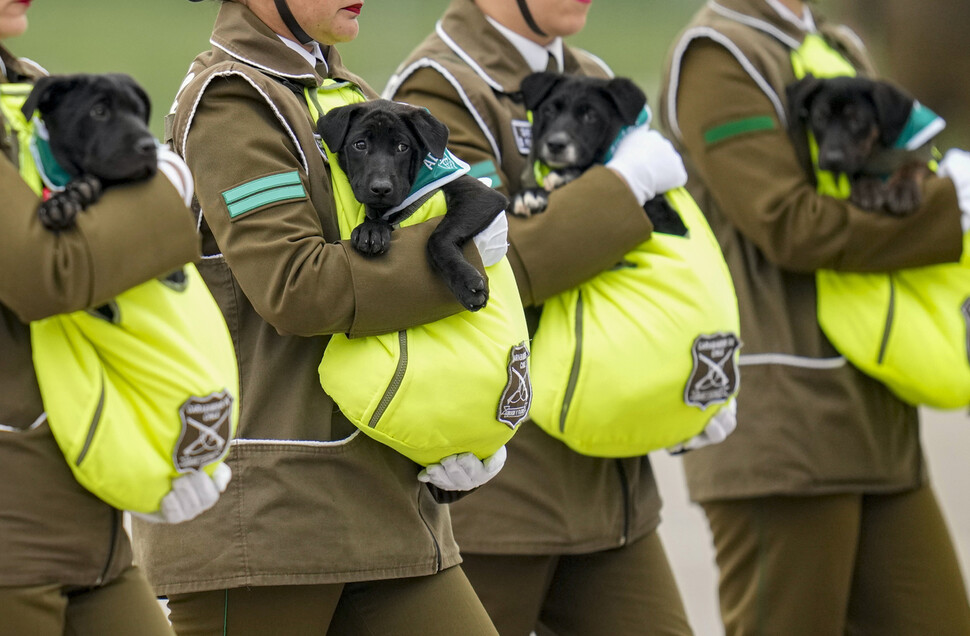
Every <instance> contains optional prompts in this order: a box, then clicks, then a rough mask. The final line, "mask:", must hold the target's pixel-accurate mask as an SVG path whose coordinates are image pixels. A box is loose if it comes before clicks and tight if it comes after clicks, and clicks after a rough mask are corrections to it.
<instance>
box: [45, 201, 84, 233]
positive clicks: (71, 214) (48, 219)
mask: <svg viewBox="0 0 970 636" xmlns="http://www.w3.org/2000/svg"><path fill="white" fill-rule="evenodd" d="M83 209H84V208H82V207H81V204H80V203H78V202H77V201H76V200H75V199H73V198H71V197H70V196H65V194H64V193H63V192H58V193H56V194H54V195H53V196H52V197H51V198H49V199H47V200H46V201H44V202H42V203H41V204H40V205H39V206H38V207H37V218H38V219H40V223H41V225H43V226H44V227H45V228H47V229H48V230H50V231H52V232H60V231H62V230H69V229H71V228H72V227H74V224H75V222H76V220H77V215H78V213H79V212H80V211H81V210H83Z"/></svg>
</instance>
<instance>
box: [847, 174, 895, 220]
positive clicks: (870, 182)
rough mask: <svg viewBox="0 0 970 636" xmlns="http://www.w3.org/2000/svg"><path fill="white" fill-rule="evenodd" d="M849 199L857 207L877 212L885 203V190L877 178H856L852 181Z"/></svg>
mask: <svg viewBox="0 0 970 636" xmlns="http://www.w3.org/2000/svg"><path fill="white" fill-rule="evenodd" d="M849 201H851V202H852V204H853V205H855V206H856V207H858V208H862V209H863V210H868V211H870V212H877V211H880V210H882V209H883V207H884V205H885V203H886V190H885V186H884V185H883V183H882V181H880V180H879V179H858V180H856V181H854V182H853V183H852V191H851V192H850V194H849Z"/></svg>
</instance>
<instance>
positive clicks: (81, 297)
mask: <svg viewBox="0 0 970 636" xmlns="http://www.w3.org/2000/svg"><path fill="white" fill-rule="evenodd" d="M0 188H2V190H3V193H4V203H3V214H0V242H2V246H0V271H2V275H0V302H2V303H3V304H4V305H6V306H7V307H9V308H10V309H12V310H13V311H14V312H15V313H16V314H17V316H18V317H19V318H20V319H21V320H23V321H24V322H29V321H31V320H38V319H40V318H45V317H47V316H51V315H54V314H59V313H66V312H70V311H76V310H79V309H85V308H87V307H91V306H94V305H97V304H99V303H102V302H104V301H106V300H108V299H110V298H111V297H113V296H116V295H117V294H119V293H121V292H123V291H125V290H126V289H129V288H131V287H134V286H135V285H137V284H139V283H142V282H144V281H146V280H149V279H151V278H154V277H156V276H160V275H162V274H166V273H168V272H170V271H172V270H173V269H175V268H176V267H179V266H180V265H183V264H185V263H187V262H192V261H195V260H196V259H197V258H198V257H199V237H198V234H197V232H196V230H195V223H194V222H193V220H192V214H191V212H190V211H189V210H188V209H187V208H186V207H185V204H184V203H183V201H182V197H181V196H180V195H179V193H178V192H177V191H176V190H175V188H174V187H173V186H172V184H171V183H169V181H168V179H167V178H166V177H164V176H163V175H162V174H160V173H159V174H157V175H156V176H155V177H153V178H152V179H150V180H149V181H147V182H143V183H137V184H132V185H123V186H115V187H111V188H108V189H107V190H105V193H104V195H103V196H102V198H101V200H100V201H98V202H97V203H95V204H93V205H91V206H90V207H88V209H87V210H85V211H84V212H82V213H80V214H79V215H78V217H77V225H76V227H75V228H73V229H70V230H67V231H63V232H60V233H54V232H51V231H49V230H47V229H46V228H44V227H43V225H41V223H40V221H39V220H38V218H37V205H38V204H39V202H40V201H39V199H38V198H37V197H36V196H35V195H34V193H33V192H32V191H31V190H30V188H28V187H27V185H26V184H25V183H24V182H23V180H21V178H20V174H19V173H18V171H17V169H16V168H15V167H14V166H13V164H11V163H10V162H9V161H8V160H7V159H5V158H0Z"/></svg>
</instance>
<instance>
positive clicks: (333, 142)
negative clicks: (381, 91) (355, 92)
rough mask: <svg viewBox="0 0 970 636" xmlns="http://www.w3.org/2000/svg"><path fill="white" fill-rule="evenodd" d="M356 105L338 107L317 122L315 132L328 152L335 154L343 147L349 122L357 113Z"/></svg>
mask: <svg viewBox="0 0 970 636" xmlns="http://www.w3.org/2000/svg"><path fill="white" fill-rule="evenodd" d="M357 106H358V104H350V105H348V106H339V107H337V108H334V109H332V110H330V111H328V112H327V113H326V114H325V115H323V116H322V117H320V119H318V120H317V132H318V133H320V137H321V138H322V139H323V143H325V144H327V148H329V149H330V152H333V153H336V152H339V151H340V148H341V147H342V146H343V145H344V140H345V139H346V138H347V131H348V130H350V121H351V119H353V115H354V113H355V112H357Z"/></svg>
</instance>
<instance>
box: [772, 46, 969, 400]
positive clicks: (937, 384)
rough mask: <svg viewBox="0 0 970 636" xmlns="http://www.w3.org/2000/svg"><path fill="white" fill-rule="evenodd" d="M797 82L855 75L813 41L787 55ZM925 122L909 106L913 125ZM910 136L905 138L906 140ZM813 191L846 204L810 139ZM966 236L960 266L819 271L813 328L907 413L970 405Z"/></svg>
mask: <svg viewBox="0 0 970 636" xmlns="http://www.w3.org/2000/svg"><path fill="white" fill-rule="evenodd" d="M791 59H792V67H793V69H794V71H795V76H796V77H797V78H801V77H804V76H805V75H806V74H808V73H811V74H812V75H815V76H816V77H836V76H843V75H855V69H854V68H853V67H852V65H851V64H849V63H848V62H847V61H846V60H845V59H844V58H843V57H842V56H841V55H840V54H839V53H838V52H836V51H835V50H833V49H832V48H830V47H829V46H828V44H826V43H825V41H824V40H823V39H822V38H821V37H819V36H817V35H814V34H810V35H808V36H806V38H805V41H804V43H803V44H802V45H801V47H799V48H798V49H797V50H793V51H792V52H791ZM924 115H925V111H923V110H921V109H920V108H919V105H918V103H917V104H915V105H914V111H913V114H912V115H911V120H914V119H917V118H920V117H922V116H924ZM909 130H910V128H909V127H908V128H907V131H904V134H909V132H908V131H909ZM809 147H810V149H811V158H812V165H813V168H814V170H815V173H816V178H817V182H818V191H819V193H821V194H826V195H829V196H833V197H836V198H839V199H847V198H848V196H849V182H848V179H847V177H846V175H833V174H831V173H826V172H824V171H821V170H819V169H818V145H817V144H816V143H815V140H814V139H813V138H812V136H811V135H809ZM968 241H970V235H967V236H964V249H963V254H964V256H963V258H962V260H961V262H960V263H956V264H942V265H933V266H928V267H919V268H912V269H902V270H896V271H893V272H880V273H864V274H860V273H850V272H836V271H832V270H819V271H818V272H817V273H816V276H815V280H816V287H817V290H818V322H819V326H820V327H821V328H822V331H823V332H824V333H825V335H826V337H827V338H828V339H829V341H830V342H831V343H832V345H833V346H834V347H835V348H836V349H837V350H838V351H839V353H841V354H842V355H844V356H845V357H846V358H847V359H848V360H849V361H850V362H851V363H852V364H853V365H855V366H856V367H858V368H859V369H860V370H862V371H863V372H864V373H866V374H867V375H869V376H872V377H873V378H875V379H877V380H879V381H880V382H882V383H883V384H885V385H886V386H887V387H889V388H890V389H891V390H892V391H893V392H894V393H895V394H896V395H897V396H898V397H899V398H900V399H902V400H903V401H905V402H908V403H909V404H912V405H921V404H925V405H927V406H931V407H935V408H941V409H953V408H963V407H966V406H967V405H968V404H970V258H968V254H970V250H968Z"/></svg>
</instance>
